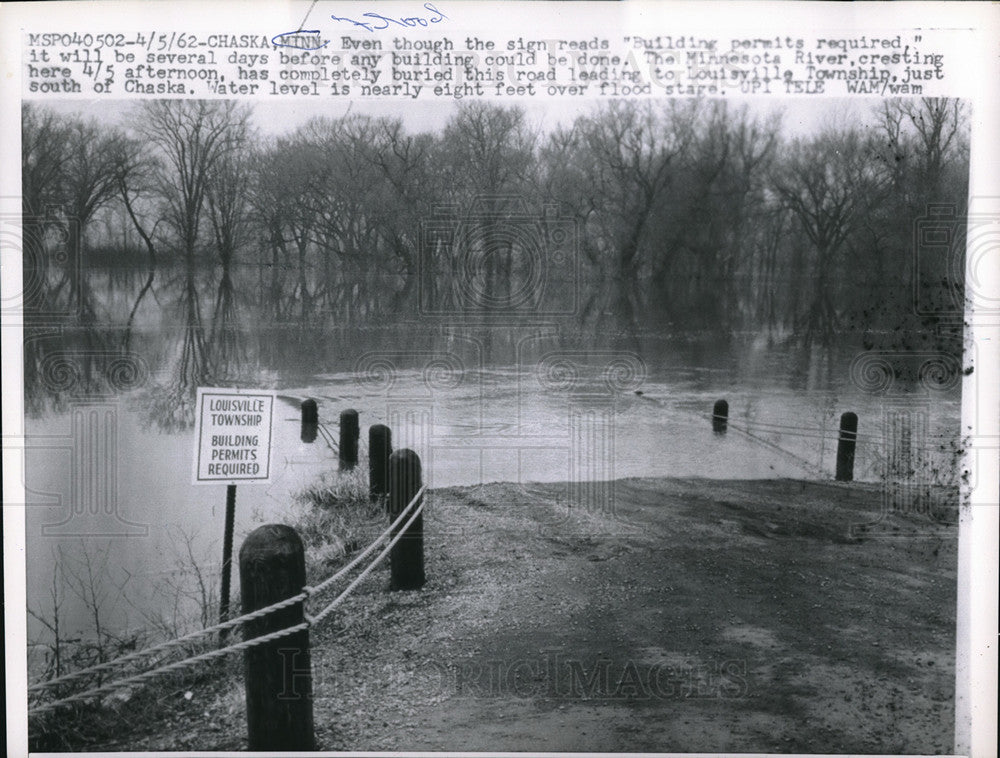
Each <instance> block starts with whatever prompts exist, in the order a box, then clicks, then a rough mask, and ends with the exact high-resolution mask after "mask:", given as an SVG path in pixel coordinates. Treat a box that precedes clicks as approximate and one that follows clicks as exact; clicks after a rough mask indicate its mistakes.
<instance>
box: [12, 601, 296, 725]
mask: <svg viewBox="0 0 1000 758" xmlns="http://www.w3.org/2000/svg"><path fill="white" fill-rule="evenodd" d="M300 602H301V601H300ZM308 628H309V624H308V622H303V623H301V624H296V625H295V626H290V627H288V628H287V629H280V630H278V631H277V632H271V633H270V634H265V635H263V636H262V637H254V638H253V639H250V640H244V641H243V642H237V643H234V644H232V645H229V646H227V647H224V648H219V649H218V650H209V651H208V652H207V653H201V654H200V655H196V656H194V657H193V658H185V659H184V660H183V661H177V662H175V663H170V664H167V665H166V666H161V667H159V668H155V669H152V670H151V671H146V672H143V673H142V674H136V675H135V676H130V677H128V678H126V679H120V680H118V681H117V682H111V683H110V684H105V685H102V686H100V687H95V688H93V689H90V690H85V691H83V692H78V693H77V694H75V695H71V696H69V697H65V698H62V699H60V700H53V701H52V702H50V703H45V704H43V705H39V706H36V707H34V708H31V707H30V706H29V710H30V711H31V715H33V716H35V715H38V714H41V713H47V712H48V711H53V710H56V709H57V708H59V707H60V706H63V705H67V704H69V703H76V702H80V701H82V700H90V699H91V698H93V697H96V696H98V695H103V694H105V693H109V692H114V691H115V690H119V689H121V688H122V687H127V686H129V685H131V684H139V683H140V682H143V681H146V680H147V679H152V678H153V677H156V676H160V675H161V674H164V673H166V672H168V671H179V670H181V669H184V668H187V667H188V666H193V665H194V664H196V663H202V662H204V661H207V660H211V659H212V658H218V657H219V656H222V655H228V654H229V653H234V652H237V651H239V650H245V649H247V648H250V647H255V646H257V645H263V644H264V643H265V642H271V641H273V640H276V639H280V638H282V637H287V636H288V635H290V634H294V633H295V632H300V631H302V630H303V629H308Z"/></svg>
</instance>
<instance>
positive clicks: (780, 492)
mask: <svg viewBox="0 0 1000 758" xmlns="http://www.w3.org/2000/svg"><path fill="white" fill-rule="evenodd" d="M614 486H615V491H614V497H613V500H611V501H608V500H605V501H604V502H613V503H614V508H613V509H611V510H608V511H605V512H601V511H600V509H593V510H589V511H588V510H585V509H580V508H568V507H567V506H566V502H567V498H566V495H567V493H566V490H565V487H564V486H560V485H544V486H533V487H531V488H530V489H523V488H520V487H518V486H515V485H509V484H492V485H486V486H482V487H476V488H461V489H449V490H438V491H435V492H433V493H430V494H429V495H428V497H429V501H428V511H427V514H426V521H425V528H426V555H427V575H428V584H427V586H426V588H425V589H424V590H422V591H420V592H409V593H389V592H387V591H386V588H387V585H388V571H387V569H386V568H384V567H383V568H380V569H378V570H377V571H376V572H374V575H373V576H372V577H371V578H370V579H369V580H368V581H366V582H365V583H364V584H362V585H361V586H360V588H359V590H358V592H357V594H355V595H352V596H351V597H350V598H349V599H348V600H347V602H345V603H344V605H343V606H341V609H340V610H339V611H338V613H337V614H335V615H334V616H333V617H331V618H330V619H329V620H327V621H326V622H325V623H324V625H322V626H321V627H319V628H318V629H315V630H313V632H312V671H313V680H314V683H313V689H314V699H315V708H314V712H315V724H316V736H317V742H318V747H319V748H320V749H323V750H347V751H351V752H356V751H360V750H407V751H417V750H448V751H474V750H485V751H490V752H497V751H530V752H538V751H632V752H634V751H663V752H666V751H669V752H702V751H704V752H726V753H732V752H757V751H760V752H796V753H809V752H823V753H847V752H850V753H890V754H891V753H923V754H933V753H947V752H950V751H951V746H952V740H953V721H954V697H953V695H954V677H955V674H954V648H955V626H954V618H955V596H956V578H955V573H956V533H957V527H955V526H954V525H945V524H941V523H936V522H935V521H934V520H933V519H931V518H928V516H926V515H921V514H919V513H911V514H888V515H887V514H885V513H884V512H883V505H882V497H881V492H880V490H879V488H878V487H876V486H874V485H859V484H850V485H846V484H833V483H805V482H798V481H791V480H779V481H754V482H741V481H733V482H725V481H706V480H653V479H639V480H625V481H620V482H616V483H615V485H614ZM597 502H601V501H600V499H598V500H597ZM950 515H951V519H950V520H953V519H954V513H952V514H950ZM866 523H867V524H869V525H870V526H869V528H868V529H867V533H868V536H863V537H859V536H852V535H854V534H855V532H852V530H851V527H852V525H854V526H857V525H859V524H866ZM327 573H328V572H327ZM324 576H325V574H324ZM321 578H323V577H312V578H311V579H312V580H313V581H315V580H316V579H321ZM231 664H232V665H231V666H230V667H229V669H228V673H226V674H225V676H223V677H215V678H212V679H211V680H210V681H208V682H207V683H206V684H204V685H200V686H198V687H192V688H191V689H190V690H187V691H185V689H181V690H178V691H177V692H175V693H168V694H165V695H164V698H166V700H164V702H167V701H168V700H169V702H171V703H173V705H172V706H171V708H169V709H166V710H167V712H168V714H169V723H168V721H165V720H164V719H166V718H167V716H163V717H162V718H161V719H159V720H157V719H154V718H150V719H142V720H140V721H141V723H131V722H129V716H128V713H129V709H128V707H125V708H123V710H122V714H121V723H120V724H119V725H118V726H116V727H115V730H114V733H115V734H116V739H115V741H114V743H112V744H107V743H103V741H98V742H96V743H94V745H93V747H92V748H91V749H98V748H102V749H130V750H163V749H168V750H182V749H187V750H234V749H235V750H238V749H245V748H246V724H245V720H244V719H245V715H244V714H245V706H244V701H243V682H242V677H241V676H240V668H239V661H238V660H235V659H234V660H233V661H231ZM126 731H127V732H129V733H128V734H126V733H124V732H126Z"/></svg>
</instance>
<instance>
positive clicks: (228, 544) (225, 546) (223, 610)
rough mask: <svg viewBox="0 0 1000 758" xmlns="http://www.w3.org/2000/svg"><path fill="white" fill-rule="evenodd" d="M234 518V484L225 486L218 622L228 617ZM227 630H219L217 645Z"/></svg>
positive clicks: (226, 636)
mask: <svg viewBox="0 0 1000 758" xmlns="http://www.w3.org/2000/svg"><path fill="white" fill-rule="evenodd" d="M235 520H236V485H235V484H230V485H227V486H226V523H225V527H224V530H223V535H222V592H221V594H220V595H219V623H220V624H221V623H222V622H223V621H225V620H226V619H227V618H229V592H230V582H231V579H230V577H231V576H232V573H233V522H234V521H235ZM228 638H229V630H228V629H223V630H222V631H221V632H219V647H223V646H224V645H225V644H226V640H227V639H228Z"/></svg>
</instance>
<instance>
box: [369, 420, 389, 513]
mask: <svg viewBox="0 0 1000 758" xmlns="http://www.w3.org/2000/svg"><path fill="white" fill-rule="evenodd" d="M391 453H392V430H390V429H389V427H387V426H386V425H385V424H373V425H372V426H371V427H370V428H369V429H368V491H369V493H370V494H371V499H372V500H377V499H378V498H380V497H385V496H386V495H388V494H389V455H390V454H391Z"/></svg>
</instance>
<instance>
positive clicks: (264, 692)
mask: <svg viewBox="0 0 1000 758" xmlns="http://www.w3.org/2000/svg"><path fill="white" fill-rule="evenodd" d="M305 583H306V564H305V551H304V549H303V547H302V540H301V539H300V538H299V535H298V534H297V533H296V532H295V530H294V529H292V528H291V527H289V526H282V525H280V524H266V525H264V526H262V527H259V528H257V529H255V530H254V531H253V532H251V533H250V535H249V536H248V537H247V538H246V540H245V541H244V543H243V547H242V548H240V586H241V592H242V601H243V613H250V612H251V611H255V610H257V609H258V608H264V607H266V606H268V605H272V604H274V603H276V602H278V601H279V600H284V599H285V598H287V597H291V596H292V595H295V594H298V593H299V592H301V591H302V587H303V586H304V585H305ZM303 618H304V614H303V608H302V603H296V604H295V605H293V606H290V607H288V608H283V609H281V610H279V611H275V612H274V613H270V614H268V615H266V616H264V617H263V618H260V619H256V620H254V621H248V622H246V623H245V624H244V625H243V634H244V639H248V640H249V639H252V638H254V637H260V636H261V635H264V634H268V633H270V632H276V631H278V630H280V629H287V628H288V627H290V626H295V625H296V624H300V623H302V620H303ZM243 667H244V678H245V680H246V702H247V733H248V736H249V743H248V748H249V749H250V750H261V751H263V750H267V751H272V750H314V749H315V739H314V736H313V703H312V665H311V663H310V659H309V631H308V630H307V629H303V630H302V631H299V632H295V633H294V634H290V635H287V636H285V637H280V638H278V639H276V640H273V641H271V642H266V643H264V644H262V645H257V646H255V647H251V648H248V649H247V650H245V651H244V653H243Z"/></svg>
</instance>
